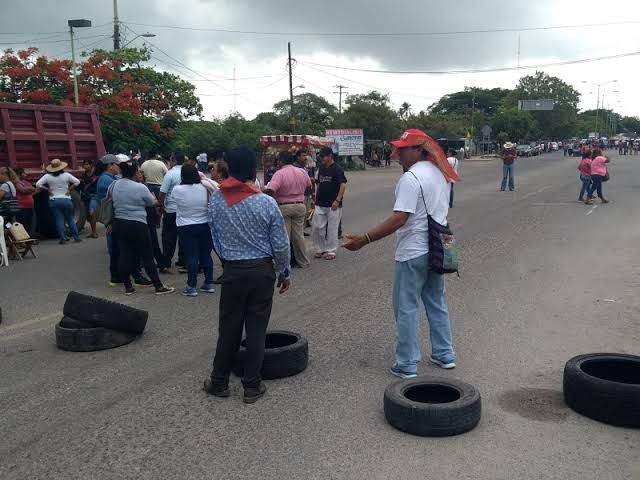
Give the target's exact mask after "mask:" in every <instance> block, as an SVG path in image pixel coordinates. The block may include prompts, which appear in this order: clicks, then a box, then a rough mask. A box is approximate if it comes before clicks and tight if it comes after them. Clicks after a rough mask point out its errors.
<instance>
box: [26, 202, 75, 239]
mask: <svg viewBox="0 0 640 480" xmlns="http://www.w3.org/2000/svg"><path fill="white" fill-rule="evenodd" d="M34 200H35V202H34V207H33V208H34V211H35V213H36V231H37V232H38V233H39V234H40V235H42V236H43V237H46V238H56V237H57V236H58V232H57V231H56V224H55V220H54V219H53V214H52V213H51V209H50V208H49V194H48V193H47V192H40V193H38V194H37V195H35V196H34ZM71 201H72V202H73V211H74V218H75V220H76V228H77V229H78V232H81V231H82V230H83V229H84V226H85V224H86V223H87V213H88V212H87V209H86V207H85V205H84V202H83V201H82V199H81V198H80V194H79V193H78V192H76V191H72V192H71Z"/></svg>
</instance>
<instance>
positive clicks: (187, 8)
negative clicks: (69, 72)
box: [0, 0, 640, 118]
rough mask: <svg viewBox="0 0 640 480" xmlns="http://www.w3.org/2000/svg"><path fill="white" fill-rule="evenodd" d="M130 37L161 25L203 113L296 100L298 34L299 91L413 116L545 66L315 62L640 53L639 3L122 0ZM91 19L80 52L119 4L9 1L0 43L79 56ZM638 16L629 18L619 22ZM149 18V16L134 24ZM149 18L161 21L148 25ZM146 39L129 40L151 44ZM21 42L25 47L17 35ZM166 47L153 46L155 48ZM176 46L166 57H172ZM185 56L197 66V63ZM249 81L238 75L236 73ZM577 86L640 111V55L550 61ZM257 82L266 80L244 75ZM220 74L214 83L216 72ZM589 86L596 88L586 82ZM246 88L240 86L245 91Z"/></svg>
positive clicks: (103, 32)
mask: <svg viewBox="0 0 640 480" xmlns="http://www.w3.org/2000/svg"><path fill="white" fill-rule="evenodd" d="M119 15H120V19H121V21H123V22H125V26H124V28H123V43H126V42H128V41H130V40H132V39H133V38H134V37H135V35H136V33H144V32H152V33H154V34H156V37H155V38H151V39H149V41H150V42H151V43H152V44H153V45H150V46H151V48H153V49H154V53H153V56H154V58H153V62H154V64H155V65H156V66H157V67H158V68H160V69H164V70H167V71H171V72H173V73H179V74H180V75H181V76H183V77H184V78H187V79H189V80H191V81H193V82H194V83H195V84H196V85H197V87H198V88H197V93H198V94H199V95H200V99H201V101H202V103H203V105H204V107H205V116H206V117H211V116H225V115H227V114H229V113H230V112H231V111H233V110H234V104H235V109H236V110H237V111H238V112H240V113H241V114H243V115H244V116H245V117H247V118H252V117H254V116H255V115H256V114H257V113H259V112H261V111H269V110H270V109H271V106H272V105H273V104H274V103H275V102H276V101H278V100H281V99H283V98H287V97H288V80H287V78H286V73H287V70H286V51H287V41H291V42H292V53H293V57H294V58H295V59H296V60H298V63H297V65H296V66H295V68H294V77H295V78H294V85H304V86H305V89H304V90H303V89H296V93H298V92H302V91H309V92H313V93H316V94H318V95H322V96H324V97H325V98H327V99H328V100H330V101H331V102H333V103H335V104H336V105H337V103H338V95H337V94H334V93H333V92H335V91H336V90H337V89H336V88H335V87H334V86H335V85H337V84H343V85H345V86H346V87H348V90H347V92H348V93H352V94H353V93H363V92H366V91H369V90H371V89H372V88H376V89H378V90H380V91H383V92H385V93H388V94H389V95H390V96H391V99H392V102H393V103H394V105H395V106H398V105H400V104H401V103H402V102H403V101H407V102H409V103H410V104H411V106H412V109H413V110H414V111H419V110H422V109H426V108H427V107H428V106H429V105H430V104H432V103H433V102H435V101H436V100H437V99H438V98H439V97H440V96H442V95H444V94H446V93H450V92H454V91H457V90H461V89H463V88H464V86H478V87H503V88H513V87H514V86H515V84H516V83H517V80H518V78H519V77H520V76H523V75H526V74H528V73H533V71H534V70H527V69H525V68H522V69H520V70H518V71H506V72H492V73H474V74H471V73H463V74H447V75H406V74H381V73H365V72H355V71H349V70H339V69H333V68H329V67H326V66H322V67H319V66H317V65H315V66H314V65H310V64H309V63H316V64H323V65H333V66H341V67H349V68H364V69H374V70H396V71H397V70H411V71H415V70H420V71H424V70H428V71H441V70H459V69H462V70H469V69H486V68H502V67H514V66H517V65H518V37H520V56H519V64H520V66H521V67H525V66H527V65H537V64H546V63H557V62H563V61H571V60H578V59H586V58H594V57H601V56H610V55H618V54H625V53H630V52H634V51H640V9H639V8H638V5H637V0H609V1H607V2H602V1H596V0H536V1H535V2H534V1H530V0H500V1H498V0H484V1H482V2H479V1H476V0H456V1H445V0H431V1H426V0H423V1H420V0H418V1H416V0H413V1H398V0H396V1H395V2H390V1H388V0H367V1H365V0H342V1H336V0H325V1H321V2H320V1H313V2H311V1H305V0H298V1H291V0H263V1H257V0H254V1H249V0H228V1H224V0H120V2H119ZM69 18H87V19H90V20H91V21H92V22H93V25H94V27H93V28H90V29H82V30H78V37H80V40H79V42H80V43H81V45H80V50H82V49H87V48H90V47H92V46H93V47H94V48H95V47H99V48H111V47H112V42H113V40H112V39H111V38H110V37H109V35H111V33H112V28H113V26H112V23H111V22H112V20H113V10H112V2H111V1H109V0H100V1H98V0H64V1H54V0H2V15H1V16H0V44H3V45H1V46H2V47H3V48H7V47H12V48H14V49H17V48H21V47H24V46H26V45H25V44H24V43H22V44H20V43H19V42H25V41H27V40H31V41H30V42H28V45H33V46H37V47H40V48H41V50H42V52H44V53H46V54H47V55H50V56H67V57H68V56H70V46H69V43H68V41H67V39H68V35H66V36H65V34H64V33H63V32H64V31H65V30H66V21H67V19H69ZM625 21H626V22H638V23H628V24H624V25H623V24H619V23H618V22H625ZM606 22H614V23H618V24H616V25H610V26H599V27H596V26H592V27H582V28H566V29H554V30H537V31H522V32H521V33H518V32H492V33H457V34H452V35H430V36H344V35H323V36H317V35H300V34H299V33H307V34H311V33H318V32H320V33H343V34H344V33H367V34H370V33H407V32H468V31H477V30H487V29H518V28H531V27H548V26H558V25H582V24H594V23H606ZM136 24H138V25H136ZM139 24H149V25H153V26H146V25H139ZM168 26H173V27H184V28H195V29H198V28H200V29H219V30H240V31H243V32H280V33H285V35H266V34H256V33H225V32H214V31H197V30H188V29H178V28H167V27H168ZM143 40H145V39H142V38H138V39H136V40H134V41H133V42H132V43H131V45H141V44H142V42H143ZM13 42H16V44H10V43H13ZM154 46H155V47H154ZM167 55H168V56H167ZM183 65H186V67H187V68H185V67H184V66H183ZM234 68H235V72H236V77H237V78H239V79H241V80H237V81H236V82H235V83H234V82H233V81H232V80H228V79H230V78H232V77H233V72H234ZM544 71H546V72H548V73H550V74H552V75H557V76H559V77H560V78H562V79H563V80H565V81H566V82H568V83H571V84H572V85H574V87H575V88H577V89H578V90H579V91H580V92H581V93H582V94H583V95H582V103H581V107H582V108H583V109H584V108H587V109H591V108H595V106H596V101H597V95H596V91H597V87H596V86H593V85H591V84H594V83H604V82H608V81H610V80H617V82H615V83H610V84H608V85H606V86H605V87H603V88H602V89H601V92H600V93H601V96H602V95H604V104H605V106H606V107H612V108H614V109H615V110H616V111H618V112H620V113H622V114H624V115H638V114H640V95H639V94H638V93H637V88H636V83H637V79H638V75H639V74H640V56H629V57H625V58H618V59H615V60H604V61H598V62H592V63H583V64H577V65H563V66H554V67H547V68H544ZM246 77H264V78H254V79H248V80H247V79H245V78H246ZM207 80H214V82H211V81H207ZM584 81H586V82H590V83H583V82H584ZM234 93H235V94H236V95H234Z"/></svg>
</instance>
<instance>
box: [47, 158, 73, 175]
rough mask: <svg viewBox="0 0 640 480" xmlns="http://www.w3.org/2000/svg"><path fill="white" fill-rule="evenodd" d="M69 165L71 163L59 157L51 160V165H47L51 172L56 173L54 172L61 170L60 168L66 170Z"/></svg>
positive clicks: (48, 170)
mask: <svg viewBox="0 0 640 480" xmlns="http://www.w3.org/2000/svg"><path fill="white" fill-rule="evenodd" d="M68 166H69V164H68V163H67V162H63V161H62V160H60V159H59V158H54V159H53V160H51V162H50V163H49V165H47V168H46V170H47V172H49V173H54V172H59V171H60V170H64V169H65V168H67V167H68Z"/></svg>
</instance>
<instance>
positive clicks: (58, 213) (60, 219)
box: [49, 198, 79, 240]
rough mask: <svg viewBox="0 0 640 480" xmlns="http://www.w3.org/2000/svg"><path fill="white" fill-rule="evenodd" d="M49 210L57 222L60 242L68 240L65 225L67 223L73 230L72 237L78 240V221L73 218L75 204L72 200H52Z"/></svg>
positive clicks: (50, 200)
mask: <svg viewBox="0 0 640 480" xmlns="http://www.w3.org/2000/svg"><path fill="white" fill-rule="evenodd" d="M49 208H50V209H51V213H53V218H54V219H55V222H56V231H57V232H58V238H59V239H60V240H66V239H67V236H66V234H65V228H64V224H65V222H66V223H67V225H68V226H69V230H71V236H73V238H74V239H76V240H78V238H79V237H78V229H77V228H76V219H75V218H74V217H73V202H72V201H71V199H70V198H50V199H49Z"/></svg>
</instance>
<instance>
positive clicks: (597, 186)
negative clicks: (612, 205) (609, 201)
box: [589, 175, 604, 199]
mask: <svg viewBox="0 0 640 480" xmlns="http://www.w3.org/2000/svg"><path fill="white" fill-rule="evenodd" d="M603 178H604V177H603V176H602V175H591V187H590V188H589V198H591V197H592V196H593V192H598V197H599V198H600V199H602V179H603Z"/></svg>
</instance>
